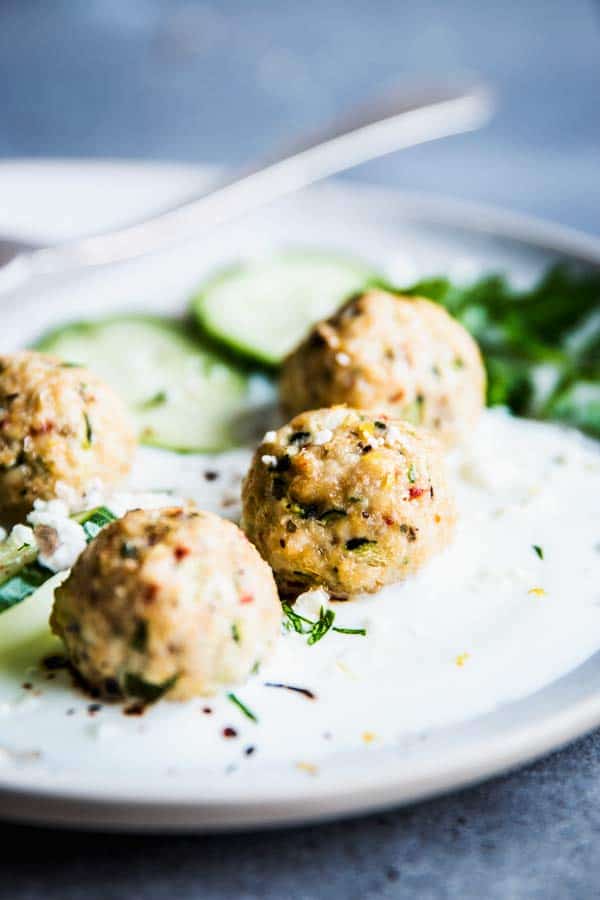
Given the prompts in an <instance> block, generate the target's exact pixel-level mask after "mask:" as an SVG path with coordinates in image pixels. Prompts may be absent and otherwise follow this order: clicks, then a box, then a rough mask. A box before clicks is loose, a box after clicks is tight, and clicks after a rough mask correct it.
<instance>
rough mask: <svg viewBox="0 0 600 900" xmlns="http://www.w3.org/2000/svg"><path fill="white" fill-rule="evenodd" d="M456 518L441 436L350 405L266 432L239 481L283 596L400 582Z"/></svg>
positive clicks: (440, 542) (246, 512)
mask: <svg viewBox="0 0 600 900" xmlns="http://www.w3.org/2000/svg"><path fill="white" fill-rule="evenodd" d="M454 521H455V509H454V501H453V498H452V495H451V493H450V490H449V488H448V485H447V482H446V476H445V472H444V463H443V459H442V458H441V453H440V450H439V448H438V445H437V442H435V441H434V440H433V439H432V438H431V437H430V436H429V435H428V434H427V432H425V431H423V430H418V429H415V428H414V427H413V426H411V425H408V424H407V423H405V422H401V421H399V420H392V419H389V418H388V417H387V416H386V415H385V414H382V415H380V416H377V415H372V414H370V413H366V412H361V411H357V410H353V409H347V408H344V407H337V408H334V409H320V410H315V411H313V412H305V413H302V414H301V415H299V416H296V418H295V419H293V420H292V421H291V422H290V423H289V424H288V425H285V426H284V427H283V428H280V429H279V431H277V432H270V433H268V434H267V435H265V438H264V440H263V443H262V444H261V445H260V447H259V448H258V450H257V451H256V454H255V456H254V459H253V462H252V465H251V467H250V471H249V473H248V475H247V477H246V480H245V482H244V486H243V522H242V527H243V528H244V529H245V530H246V533H247V534H248V537H249V538H250V540H251V541H253V542H254V544H256V546H257V548H258V550H259V552H260V553H261V554H262V556H263V557H264V558H265V559H266V560H267V562H269V563H270V565H271V567H272V568H273V571H274V573H275V577H276V579H277V582H278V584H279V586H280V588H281V590H282V591H283V592H285V593H286V594H289V593H294V592H296V593H297V592H299V591H301V590H305V589H306V588H307V587H313V586H317V585H322V586H324V587H326V588H327V589H328V590H329V592H330V593H331V594H333V595H334V596H336V597H349V596H351V595H352V594H356V593H360V592H363V591H368V592H372V591H376V590H378V589H379V588H381V587H382V586H383V585H385V584H390V583H392V582H395V581H401V580H402V579H404V578H406V577H407V576H408V575H409V574H411V573H413V572H415V571H416V570H417V569H419V568H420V567H421V566H422V565H423V563H424V562H426V560H428V559H429V557H430V556H432V555H433V554H434V553H437V552H438V551H439V550H441V549H442V548H443V547H444V546H445V545H446V544H447V543H448V542H449V540H450V538H451V536H452V533H453V528H454Z"/></svg>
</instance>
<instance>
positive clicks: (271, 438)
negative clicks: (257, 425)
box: [263, 431, 277, 444]
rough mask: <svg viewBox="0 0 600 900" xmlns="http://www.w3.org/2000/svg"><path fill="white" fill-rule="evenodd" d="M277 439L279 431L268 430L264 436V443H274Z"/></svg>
mask: <svg viewBox="0 0 600 900" xmlns="http://www.w3.org/2000/svg"><path fill="white" fill-rule="evenodd" d="M276 440H277V432H276V431H267V432H266V434H265V436H264V438H263V444H274V443H275V441H276Z"/></svg>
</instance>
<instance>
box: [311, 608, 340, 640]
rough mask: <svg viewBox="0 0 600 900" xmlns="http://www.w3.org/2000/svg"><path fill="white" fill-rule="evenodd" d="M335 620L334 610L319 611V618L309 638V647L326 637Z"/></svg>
mask: <svg viewBox="0 0 600 900" xmlns="http://www.w3.org/2000/svg"><path fill="white" fill-rule="evenodd" d="M334 619H335V613H334V611H333V610H332V609H328V610H324V609H323V607H321V609H320V610H319V618H318V620H317V621H316V622H315V624H314V625H313V627H312V629H311V632H310V634H309V636H308V641H307V643H308V645H309V646H312V645H313V644H316V643H317V641H320V640H321V638H323V637H325V635H326V634H327V632H328V631H329V629H330V628H331V626H332V625H333V620H334Z"/></svg>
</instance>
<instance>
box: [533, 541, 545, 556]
mask: <svg viewBox="0 0 600 900" xmlns="http://www.w3.org/2000/svg"><path fill="white" fill-rule="evenodd" d="M532 547H533V549H534V551H535V553H537V555H538V556H539V558H540V559H543V558H544V551H543V550H542V548H541V547H540V546H539V544H532Z"/></svg>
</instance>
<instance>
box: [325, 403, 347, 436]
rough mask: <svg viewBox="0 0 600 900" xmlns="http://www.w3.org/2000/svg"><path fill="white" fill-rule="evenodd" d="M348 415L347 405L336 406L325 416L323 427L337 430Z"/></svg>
mask: <svg viewBox="0 0 600 900" xmlns="http://www.w3.org/2000/svg"><path fill="white" fill-rule="evenodd" d="M347 415H348V410H347V409H346V407H345V406H334V407H333V409H330V410H329V412H328V413H327V414H326V415H325V416H323V427H324V428H331V429H332V430H335V429H336V428H337V427H338V426H339V425H341V424H342V422H343V421H344V419H345V418H346V416H347Z"/></svg>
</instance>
